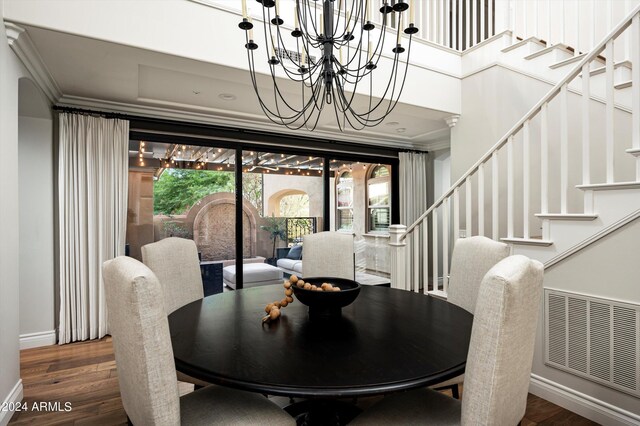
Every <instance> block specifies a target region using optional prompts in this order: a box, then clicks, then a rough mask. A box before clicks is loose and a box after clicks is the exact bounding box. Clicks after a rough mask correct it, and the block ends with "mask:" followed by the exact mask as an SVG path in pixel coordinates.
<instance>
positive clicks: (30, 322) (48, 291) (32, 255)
mask: <svg viewBox="0 0 640 426" xmlns="http://www.w3.org/2000/svg"><path fill="white" fill-rule="evenodd" d="M24 83H26V84H31V85H32V84H33V83H31V82H29V81H28V80H22V81H21V82H20V88H21V93H20V97H21V100H22V88H23V84H24ZM36 95H37V93H36ZM49 115H50V114H49ZM52 131H53V129H52V120H51V117H49V118H35V117H26V116H20V118H19V130H18V138H19V146H18V150H19V153H18V158H19V162H18V167H19V181H18V182H19V184H18V188H19V192H20V196H19V198H20V203H19V207H20V226H19V228H20V249H19V253H20V337H21V348H27V347H35V346H44V345H47V344H49V345H51V344H55V342H56V339H55V337H56V336H55V330H54V328H55V327H54V233H53V228H54V218H55V215H54V211H53V210H54V195H53V192H54V187H53V185H54V181H55V180H54V176H53V143H52Z"/></svg>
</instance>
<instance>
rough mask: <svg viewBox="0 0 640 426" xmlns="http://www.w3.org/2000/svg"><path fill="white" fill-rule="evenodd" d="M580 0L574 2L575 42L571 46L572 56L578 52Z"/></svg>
mask: <svg viewBox="0 0 640 426" xmlns="http://www.w3.org/2000/svg"><path fill="white" fill-rule="evenodd" d="M580 27H581V25H580V2H579V1H577V2H576V27H575V31H576V43H575V45H574V46H573V56H578V55H579V54H580Z"/></svg>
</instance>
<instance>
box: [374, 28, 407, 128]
mask: <svg viewBox="0 0 640 426" xmlns="http://www.w3.org/2000/svg"><path fill="white" fill-rule="evenodd" d="M409 38H410V39H411V35H409ZM410 48H411V40H409V52H410ZM398 62H399V61H398ZM394 65H396V71H397V67H398V65H397V64H394ZM408 69H409V54H407V61H406V62H405V70H404V73H403V76H402V83H401V85H400V90H399V91H398V94H397V97H396V98H395V100H394V99H393V98H394V92H395V86H396V81H397V77H398V75H397V73H396V74H395V76H394V78H393V82H394V83H393V89H392V92H391V99H390V100H389V104H388V105H387V109H386V111H385V113H384V114H383V115H382V116H381V117H378V118H375V119H373V121H376V122H381V121H382V120H384V118H385V117H386V116H387V115H389V114H390V113H391V111H393V110H394V109H395V107H396V105H397V104H398V101H399V100H400V95H401V94H402V90H403V89H404V83H405V82H406V79H407V71H408ZM390 81H391V80H390ZM385 96H386V92H385ZM382 99H384V97H383V98H382ZM382 99H381V102H382ZM381 102H378V105H376V107H374V109H373V110H371V112H373V111H375V110H376V109H377V108H378V107H379V106H380V104H381Z"/></svg>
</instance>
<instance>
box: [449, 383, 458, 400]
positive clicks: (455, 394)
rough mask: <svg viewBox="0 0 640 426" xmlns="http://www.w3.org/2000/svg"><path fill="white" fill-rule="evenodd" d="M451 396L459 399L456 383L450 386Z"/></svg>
mask: <svg viewBox="0 0 640 426" xmlns="http://www.w3.org/2000/svg"><path fill="white" fill-rule="evenodd" d="M451 396H453V397H454V398H455V399H460V391H459V388H458V385H452V386H451Z"/></svg>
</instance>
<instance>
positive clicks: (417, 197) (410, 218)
mask: <svg viewBox="0 0 640 426" xmlns="http://www.w3.org/2000/svg"><path fill="white" fill-rule="evenodd" d="M433 158H434V156H433V154H432V153H428V152H401V153H400V170H399V172H400V173H399V174H400V221H401V223H402V224H403V225H406V226H407V227H409V226H411V225H412V224H413V223H414V222H415V221H416V220H417V219H418V218H419V217H420V216H421V215H422V214H423V213H424V212H425V211H426V210H427V208H428V207H429V206H430V205H431V204H433V201H434V200H433V195H434V192H433V191H434V186H433V184H434V174H433V173H434V172H433ZM423 226H424V225H423ZM427 226H428V227H429V229H430V228H431V226H432V225H431V220H430V219H429V221H428V222H427ZM423 238H424V235H423V233H422V232H414V233H413V234H412V235H411V236H409V237H408V238H407V239H406V240H405V242H406V243H407V245H406V251H405V256H406V259H407V264H406V266H407V270H406V277H407V281H406V282H405V283H403V284H402V287H401V288H404V289H406V290H414V291H418V290H420V289H423V288H424V287H425V285H427V284H428V283H425V282H424V270H423V269H424V268H425V267H427V265H428V264H430V259H431V252H429V254H428V259H424V260H423V261H422V262H420V264H419V266H418V269H417V270H416V269H415V268H414V267H412V266H413V263H412V259H415V256H416V255H417V256H422V255H423V253H422V252H421V247H424V244H425V242H424V241H423ZM428 238H429V239H428V241H427V244H428V245H429V247H431V244H432V237H431V234H429V237H428ZM414 250H417V253H414Z"/></svg>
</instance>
